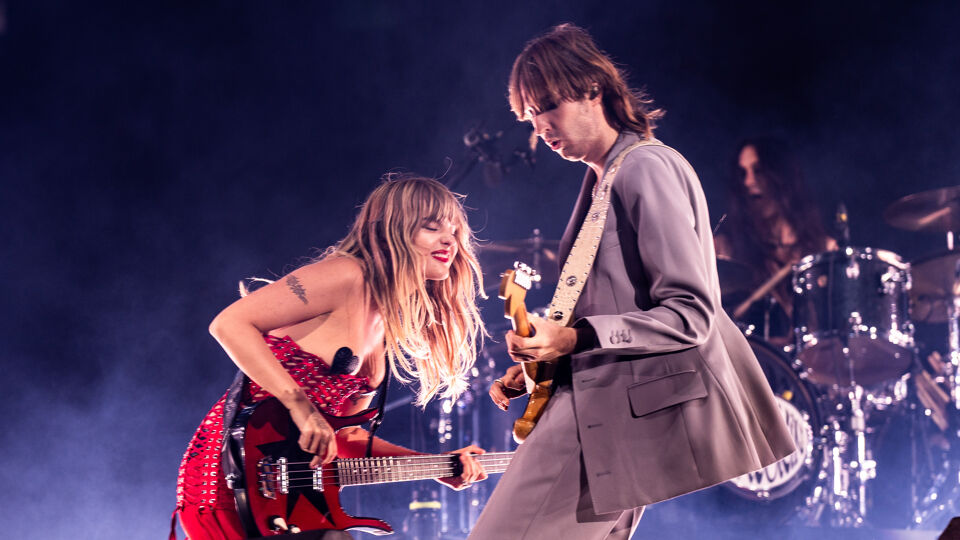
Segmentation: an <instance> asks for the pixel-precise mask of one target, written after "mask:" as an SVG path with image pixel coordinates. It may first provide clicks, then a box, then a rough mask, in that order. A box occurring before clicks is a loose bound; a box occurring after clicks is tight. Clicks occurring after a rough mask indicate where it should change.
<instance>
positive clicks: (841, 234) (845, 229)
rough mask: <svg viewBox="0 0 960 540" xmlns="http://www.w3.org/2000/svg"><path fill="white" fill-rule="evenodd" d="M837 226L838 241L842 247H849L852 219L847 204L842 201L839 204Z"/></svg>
mask: <svg viewBox="0 0 960 540" xmlns="http://www.w3.org/2000/svg"><path fill="white" fill-rule="evenodd" d="M835 224H836V228H837V237H838V238H837V243H838V244H839V245H840V247H847V246H849V245H850V219H849V216H848V215H847V206H846V205H845V204H843V203H842V202H841V203H840V204H838V205H837V216H836V222H835Z"/></svg>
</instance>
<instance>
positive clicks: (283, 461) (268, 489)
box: [257, 458, 290, 499]
mask: <svg viewBox="0 0 960 540" xmlns="http://www.w3.org/2000/svg"><path fill="white" fill-rule="evenodd" d="M257 478H258V479H259V482H258V483H259V484H260V494H261V495H262V496H263V497H264V498H266V499H276V498H277V492H280V493H281V494H283V495H286V494H288V493H289V492H290V475H289V471H288V468H287V458H280V459H277V460H276V461H274V460H273V459H271V458H263V459H261V460H260V461H259V462H257Z"/></svg>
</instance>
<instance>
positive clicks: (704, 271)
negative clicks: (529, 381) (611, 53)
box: [560, 132, 794, 513]
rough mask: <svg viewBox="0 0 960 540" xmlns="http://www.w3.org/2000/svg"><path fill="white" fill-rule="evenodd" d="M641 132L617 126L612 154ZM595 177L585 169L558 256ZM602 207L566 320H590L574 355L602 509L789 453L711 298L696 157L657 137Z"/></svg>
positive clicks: (710, 257) (736, 339)
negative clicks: (588, 338) (598, 230)
mask: <svg viewBox="0 0 960 540" xmlns="http://www.w3.org/2000/svg"><path fill="white" fill-rule="evenodd" d="M637 140H638V136H637V135H636V134H634V133H630V132H623V133H621V135H620V137H619V138H618V140H617V142H616V144H615V145H614V147H613V148H612V150H611V151H610V154H609V160H611V161H612V159H613V158H615V157H616V156H617V154H618V153H619V152H620V150H621V149H623V148H625V147H626V146H628V145H630V144H631V143H633V142H635V141H637ZM607 165H608V166H609V162H608V163H607ZM595 181H596V178H595V175H594V174H593V173H592V171H588V173H587V176H586V177H585V179H584V182H583V186H582V188H581V192H580V196H579V198H578V200H577V204H576V207H575V209H574V212H573V215H572V216H571V219H570V223H569V224H568V225H567V230H566V233H565V234H564V237H563V239H562V240H561V244H560V256H561V260H563V259H565V258H566V256H567V255H568V253H569V249H570V245H571V243H572V242H573V239H574V237H575V236H576V233H577V230H578V229H579V227H580V224H581V223H582V220H583V214H584V213H585V212H586V210H587V208H588V207H589V204H590V192H591V189H592V187H593V185H594V183H595ZM610 205H611V206H610V209H609V211H608V215H607V221H606V225H605V228H604V232H603V236H602V238H601V241H600V246H599V248H598V252H597V259H596V261H595V263H594V265H593V268H592V270H591V273H590V276H589V278H588V279H587V282H586V285H585V287H584V291H583V294H582V295H581V297H580V300H579V301H578V303H577V306H576V308H575V309H574V318H575V323H574V325H583V324H590V325H591V326H592V327H593V328H594V330H595V331H596V334H597V338H598V343H597V346H596V348H593V349H589V350H586V351H583V352H581V353H578V354H576V355H574V356H573V358H572V359H571V367H572V371H573V383H572V384H573V394H574V406H575V410H576V416H577V418H576V420H577V429H578V431H579V436H580V440H581V443H582V449H583V458H584V463H585V465H586V472H587V478H588V482H589V485H590V493H591V496H592V497H593V503H594V509H595V511H596V512H598V513H605V512H612V511H616V510H622V509H627V508H633V507H636V506H640V505H645V504H650V503H655V502H658V501H662V500H665V499H669V498H671V497H675V496H677V495H681V494H684V493H689V492H691V491H695V490H697V489H701V488H705V487H708V486H711V485H714V484H717V483H719V482H723V481H726V480H729V479H731V478H734V477H736V476H739V475H741V474H744V473H747V472H751V471H754V470H757V469H759V468H761V467H764V466H766V465H769V464H771V463H774V462H776V461H777V460H779V459H781V458H783V457H785V456H787V455H789V454H790V453H792V452H793V451H794V444H793V441H792V439H791V437H790V434H789V432H788V431H787V428H786V425H785V423H784V421H783V419H782V417H781V415H780V412H779V411H778V409H777V406H776V403H775V401H774V397H773V394H772V392H771V390H770V386H769V384H768V383H767V381H766V379H765V378H764V376H763V372H762V371H761V369H760V366H759V364H758V362H757V360H756V357H755V356H754V354H753V352H752V350H751V349H750V347H749V345H748V343H747V341H746V339H745V338H744V337H743V335H742V334H741V333H740V331H739V329H738V328H737V327H736V326H735V325H734V323H733V322H732V321H731V320H730V318H729V317H728V316H727V315H726V314H725V313H724V312H723V310H722V309H721V307H720V285H719V282H718V279H717V269H716V258H715V253H714V248H713V237H712V234H711V229H710V220H709V216H708V213H707V204H706V199H705V197H704V194H703V190H702V187H701V185H700V181H699V179H698V178H697V175H696V173H695V172H694V171H693V169H692V167H691V166H690V165H689V163H687V162H686V160H685V159H684V158H683V157H682V156H681V155H680V154H679V153H677V152H676V151H675V150H673V149H671V148H668V147H665V146H660V145H652V146H642V147H639V148H637V149H634V150H633V151H632V152H631V153H630V154H629V155H628V156H627V158H626V159H625V160H624V161H623V164H622V165H621V169H620V172H619V173H618V175H617V178H616V180H615V182H614V185H613V188H612V192H611V200H610ZM561 286H562V285H561Z"/></svg>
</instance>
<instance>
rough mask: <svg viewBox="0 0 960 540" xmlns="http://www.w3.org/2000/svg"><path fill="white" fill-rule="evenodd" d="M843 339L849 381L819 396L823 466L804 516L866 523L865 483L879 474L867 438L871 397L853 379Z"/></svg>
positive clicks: (844, 523) (832, 523) (847, 524)
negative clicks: (823, 414) (822, 417)
mask: <svg viewBox="0 0 960 540" xmlns="http://www.w3.org/2000/svg"><path fill="white" fill-rule="evenodd" d="M844 341H845V340H844ZM846 345H847V344H846V343H844V347H843V351H844V357H845V358H846V361H847V365H848V366H850V384H851V386H849V387H843V388H841V387H834V388H833V391H831V392H829V393H828V394H827V395H825V396H824V397H822V398H821V400H822V401H821V403H822V405H821V406H822V407H823V409H824V410H826V411H827V412H828V414H827V418H826V424H824V425H823V426H822V428H821V431H820V433H821V437H822V440H823V442H824V445H823V458H822V464H823V466H822V468H821V472H820V476H819V478H818V482H817V485H816V486H815V488H814V491H813V494H812V495H811V496H810V497H808V498H807V507H808V510H807V512H806V515H805V518H806V520H807V521H808V522H809V521H810V520H815V521H816V522H819V521H820V519H821V518H824V517H825V518H826V519H827V523H826V524H828V525H830V526H833V527H861V526H863V525H865V523H866V521H865V519H866V515H867V483H868V482H869V481H870V480H873V479H874V478H876V476H877V462H876V460H874V459H873V453H872V451H871V449H870V448H869V445H868V444H867V425H866V417H867V414H866V411H865V405H866V404H867V403H869V400H868V399H866V396H865V391H864V388H863V387H862V386H860V385H858V384H856V381H855V380H854V377H853V362H852V360H851V359H850V358H849V349H848V348H847V346H846ZM813 524H818V523H813Z"/></svg>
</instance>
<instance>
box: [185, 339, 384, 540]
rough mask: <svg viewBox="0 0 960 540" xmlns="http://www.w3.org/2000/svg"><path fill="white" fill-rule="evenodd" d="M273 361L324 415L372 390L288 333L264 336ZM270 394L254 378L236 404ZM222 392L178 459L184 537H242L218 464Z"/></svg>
mask: <svg viewBox="0 0 960 540" xmlns="http://www.w3.org/2000/svg"><path fill="white" fill-rule="evenodd" d="M263 339H264V340H265V341H266V342H267V345H268V346H269V347H270V350H271V351H273V355H274V356H276V358H277V360H279V361H280V363H281V364H283V367H284V368H285V369H286V370H287V372H288V373H290V375H291V376H292V377H293V379H294V380H295V381H297V384H299V385H300V386H302V387H303V388H304V389H305V390H306V392H307V395H308V396H309V397H310V400H311V401H313V404H314V405H316V406H317V408H319V409H320V410H321V411H323V412H324V413H327V414H331V415H335V416H339V415H342V414H343V412H344V407H345V404H346V401H347V399H348V398H350V397H351V396H354V395H357V394H363V393H368V392H371V391H372V390H373V389H372V388H370V385H369V381H368V379H367V378H366V377H362V376H358V375H346V374H336V375H333V374H331V373H330V367H329V366H328V365H327V364H326V363H324V362H323V361H322V360H321V359H320V358H319V357H317V356H316V355H313V354H311V353H308V352H306V351H304V350H303V349H301V348H300V346H299V345H297V343H296V342H295V341H293V340H292V339H290V338H289V337H282V338H279V337H275V336H270V335H265V336H264V337H263ZM269 397H271V396H270V394H269V393H267V391H266V390H264V389H263V388H261V387H260V385H258V384H257V383H255V382H253V381H249V382H248V383H247V385H246V386H245V387H244V389H243V393H242V397H241V400H242V401H241V406H245V405H250V404H253V403H257V402H260V401H263V400H265V399H267V398H269ZM226 398H227V395H226V394H224V395H223V397H221V398H220V401H218V402H217V404H216V405H214V406H213V408H212V409H210V412H209V413H207V416H206V417H205V418H204V419H203V422H201V423H200V427H198V428H197V432H196V434H194V436H193V439H192V440H191V441H190V445H189V446H188V447H187V451H186V452H185V453H184V455H183V461H181V462H180V476H179V477H178V478H177V514H178V515H179V516H180V525H181V526H182V527H183V530H184V532H186V533H187V538H188V539H189V540H234V539H242V538H245V537H246V535H245V534H244V532H243V527H242V526H241V524H240V518H239V516H238V515H237V510H236V505H235V504H234V501H233V494H232V492H231V490H230V489H229V488H228V487H227V482H226V479H225V478H224V476H223V470H222V469H221V467H220V449H221V443H222V440H223V432H224V429H223V406H224V403H225V401H226Z"/></svg>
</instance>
